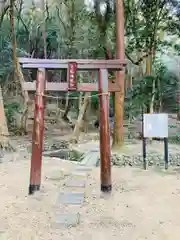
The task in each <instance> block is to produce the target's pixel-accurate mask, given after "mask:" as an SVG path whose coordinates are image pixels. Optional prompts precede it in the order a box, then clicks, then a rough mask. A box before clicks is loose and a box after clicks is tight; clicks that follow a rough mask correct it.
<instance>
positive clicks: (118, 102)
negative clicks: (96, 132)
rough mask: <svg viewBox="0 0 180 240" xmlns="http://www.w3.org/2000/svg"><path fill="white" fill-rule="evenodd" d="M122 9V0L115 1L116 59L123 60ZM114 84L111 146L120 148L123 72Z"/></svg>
mask: <svg viewBox="0 0 180 240" xmlns="http://www.w3.org/2000/svg"><path fill="white" fill-rule="evenodd" d="M124 52H125V51H124V8H123V0H116V58H117V59H123V60H124ZM116 83H118V84H119V86H120V89H119V92H116V93H115V98H114V134H113V146H114V147H120V146H122V144H123V143H124V129H123V128H124V127H123V123H124V71H118V72H116Z"/></svg>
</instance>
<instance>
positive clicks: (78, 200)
mask: <svg viewBox="0 0 180 240" xmlns="http://www.w3.org/2000/svg"><path fill="white" fill-rule="evenodd" d="M84 194H85V193H84V192H66V193H60V196H59V197H58V203H60V204H72V205H81V204H83V202H84Z"/></svg>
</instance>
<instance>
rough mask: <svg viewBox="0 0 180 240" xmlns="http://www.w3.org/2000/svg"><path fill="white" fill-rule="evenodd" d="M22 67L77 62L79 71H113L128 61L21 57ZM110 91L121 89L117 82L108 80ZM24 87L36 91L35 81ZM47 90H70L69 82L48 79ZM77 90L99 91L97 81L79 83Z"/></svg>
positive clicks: (60, 66)
mask: <svg viewBox="0 0 180 240" xmlns="http://www.w3.org/2000/svg"><path fill="white" fill-rule="evenodd" d="M19 62H20V64H21V65H22V68H25V69H38V68H44V69H68V67H69V64H71V63H73V64H76V69H77V70H78V71H97V70H99V69H109V70H111V71H112V70H113V71H121V70H123V69H124V67H125V66H126V61H124V60H121V59H115V60H94V59H37V58H36V59H35V58H19ZM108 85H109V86H108V90H109V92H116V91H119V84H118V83H117V82H112V81H109V82H108ZM23 87H24V89H25V90H27V91H35V90H36V84H35V82H24V86H23ZM46 91H68V83H67V82H60V83H57V82H48V80H47V81H46ZM76 91H83V92H91V91H98V84H97V83H77V89H76Z"/></svg>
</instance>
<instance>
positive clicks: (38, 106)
mask: <svg viewBox="0 0 180 240" xmlns="http://www.w3.org/2000/svg"><path fill="white" fill-rule="evenodd" d="M45 85H46V74H45V69H44V68H41V69H38V72H37V80H36V95H35V101H34V102H35V111H34V126H33V133H32V155H31V170H30V184H29V195H31V194H33V193H34V192H35V191H38V190H40V185H41V166H42V150H43V149H42V148H43V134H44V91H45Z"/></svg>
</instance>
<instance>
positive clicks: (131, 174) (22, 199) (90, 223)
mask: <svg viewBox="0 0 180 240" xmlns="http://www.w3.org/2000/svg"><path fill="white" fill-rule="evenodd" d="M28 168H29V161H27V160H23V161H17V162H14V163H2V164H0V172H1V174H0V189H1V204H0V222H1V225H0V239H1V240H3V239H5V240H9V239H11V240H17V239H18V240H41V239H43V240H51V239H52V240H59V239H62V240H70V239H71V240H72V239H73V240H74V239H79V240H84V239H87V240H92V239H94V240H96V239H99V240H101V239H102V240H106V239H108V240H109V239H115V240H116V239H117V240H119V239H122V240H130V239H133V240H136V239H137V240H145V239H148V240H155V239H157V240H161V239H162V240H172V239H173V240H179V226H180V207H179V204H180V185H179V173H178V172H173V174H172V171H171V170H169V172H170V174H167V173H164V172H159V171H153V170H148V171H143V170H140V169H135V168H134V169H133V168H113V193H112V195H111V196H110V197H109V198H103V197H101V196H100V193H99V169H98V168H94V169H93V171H92V173H91V175H90V177H89V178H88V180H87V186H86V198H85V203H84V204H83V206H82V207H81V208H80V215H81V223H80V224H79V225H78V226H77V227H73V228H64V227H62V226H60V227H59V228H58V229H55V228H54V227H53V226H52V222H53V221H54V218H55V213H56V211H57V210H56V208H55V205H54V204H55V203H56V200H57V197H58V194H59V192H60V189H62V188H63V184H64V182H65V179H66V178H67V176H68V174H69V173H70V172H72V171H73V169H74V168H75V165H74V164H72V163H69V162H64V161H63V162H62V161H59V160H53V159H49V160H44V163H43V181H42V185H43V188H42V191H41V193H40V194H39V195H35V196H32V197H29V196H27V191H28V184H29V183H28V181H29V169H28Z"/></svg>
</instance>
